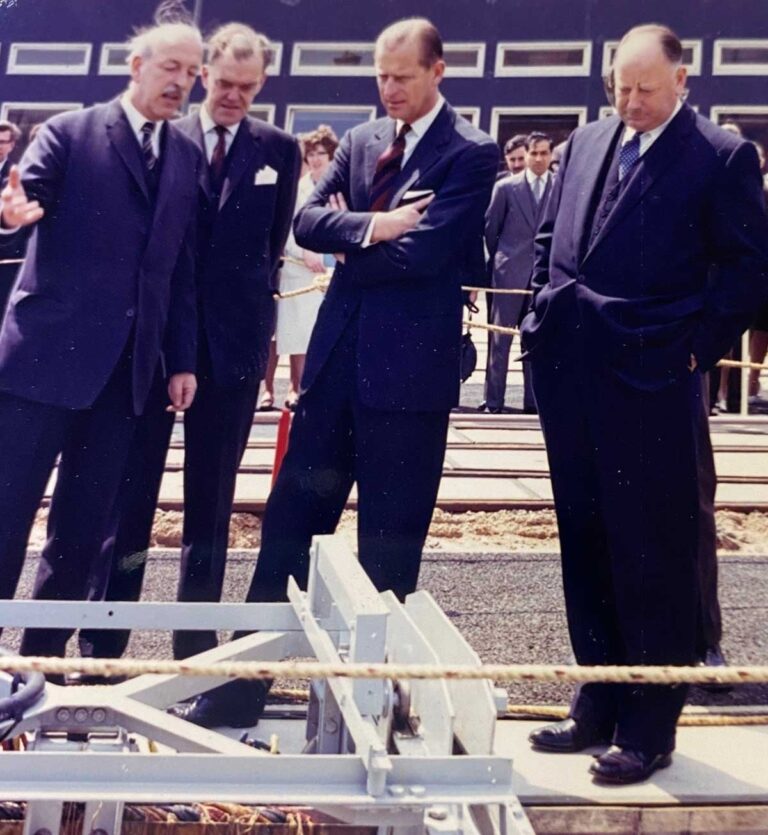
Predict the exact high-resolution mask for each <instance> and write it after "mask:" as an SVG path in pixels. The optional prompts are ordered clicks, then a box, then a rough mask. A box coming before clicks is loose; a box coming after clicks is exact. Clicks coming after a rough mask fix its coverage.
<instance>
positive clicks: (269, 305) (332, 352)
mask: <svg viewBox="0 0 768 835" xmlns="http://www.w3.org/2000/svg"><path fill="white" fill-rule="evenodd" d="M204 47H205V48H206V51H205V55H206V57H205V60H204V57H203V56H204ZM270 58H271V47H270V44H269V41H268V40H267V38H266V37H265V36H264V35H262V34H260V33H258V32H256V31H254V30H253V29H252V28H250V27H249V26H246V25H244V24H241V23H231V24H226V25H224V26H221V27H220V28H219V29H217V30H216V31H215V32H214V33H212V34H211V36H210V37H209V38H208V40H207V43H206V44H204V42H203V38H202V36H201V33H200V32H199V31H198V29H197V28H196V26H195V25H194V24H193V23H192V22H190V21H189V20H184V19H172V20H160V21H158V22H157V24H156V25H155V26H152V27H150V28H148V29H145V30H143V31H141V32H140V33H138V34H137V35H136V36H135V37H134V38H133V39H132V41H131V44H130V57H129V65H130V74H131V80H130V83H129V86H128V88H127V90H126V91H125V92H124V93H123V94H122V95H121V96H120V97H118V98H117V99H115V100H114V101H112V102H109V103H107V104H101V105H95V106H93V107H90V108H87V109H85V110H83V111H78V112H72V113H66V114H62V115H59V116H56V117H54V118H52V119H50V120H49V121H48V122H47V123H46V124H45V125H44V126H43V127H42V129H41V130H40V131H39V133H38V135H37V137H36V138H35V140H34V142H32V143H31V144H30V146H29V148H28V149H27V151H26V152H25V154H24V157H23V159H22V161H21V164H20V166H18V167H15V166H12V167H10V169H9V170H8V171H6V172H3V176H4V179H5V186H4V188H3V190H2V204H1V209H2V212H1V214H0V252H1V253H2V255H3V257H6V256H7V253H9V252H17V251H19V248H20V247H22V246H23V247H25V248H26V256H25V259H24V263H23V265H22V266H21V269H20V271H19V275H18V278H17V279H16V282H15V284H14V287H13V290H12V292H11V294H10V298H9V301H8V308H7V311H6V314H5V317H4V319H3V323H2V328H1V329H0V459H1V460H2V461H3V467H4V470H3V475H4V477H3V479H2V480H0V597H2V598H6V599H7V598H12V597H13V596H14V593H15V591H16V585H17V582H18V579H19V575H20V572H21V568H22V564H23V561H24V557H25V552H26V544H27V539H28V535H29V532H30V527H31V525H32V521H33V518H34V515H35V512H36V510H37V508H38V506H39V504H40V501H41V498H42V496H43V492H44V490H45V486H46V483H47V481H48V478H49V476H50V473H51V470H52V469H53V466H54V463H55V461H56V459H57V458H58V459H59V466H58V474H57V479H56V486H55V489H54V492H53V496H52V499H51V505H50V511H49V527H48V539H47V542H46V544H45V547H44V548H43V551H42V554H41V557H40V564H39V569H38V573H37V578H36V581H35V587H34V596H35V598H37V599H53V600H57V599H58V600H61V599H91V600H102V599H107V600H136V599H138V598H139V596H140V593H141V585H142V579H143V573H144V565H145V560H146V552H147V547H148V543H149V541H150V534H151V525H152V518H153V513H154V509H155V505H156V503H157V498H158V492H159V486H160V479H161V476H162V472H163V465H164V460H165V455H166V452H167V449H168V444H169V439H170V436H171V429H172V425H173V422H174V415H175V413H177V412H184V445H185V458H184V507H185V514H184V530H183V547H182V554H181V576H180V581H179V588H178V599H179V600H180V601H217V600H219V599H220V596H221V590H222V582H223V576H224V569H225V564H226V557H227V538H228V528H229V520H230V515H231V510H232V504H233V498H234V490H235V479H236V475H237V471H238V467H239V465H240V461H241V459H242V456H243V454H244V451H245V448H246V443H247V440H248V435H249V431H250V427H251V423H252V418H253V414H254V410H255V409H256V408H257V407H258V406H259V405H261V407H262V408H269V407H271V406H272V405H273V403H274V388H273V384H272V380H273V376H274V361H275V357H276V356H278V355H288V356H289V357H290V358H291V390H290V392H289V395H288V401H287V404H286V405H288V406H289V407H291V408H293V409H294V411H295V414H294V419H293V424H292V428H291V434H290V443H289V447H288V451H287V454H286V457H285V459H284V461H283V464H282V467H281V468H280V471H279V474H278V477H277V480H276V483H275V485H274V487H273V490H272V492H271V494H270V496H269V499H268V502H267V506H266V510H265V513H264V518H263V523H262V542H261V549H260V552H259V555H258V558H257V561H256V565H255V570H254V575H253V579H252V582H251V585H250V588H249V589H248V592H247V595H246V600H247V601H249V602H262V601H278V600H283V599H284V598H285V594H286V586H287V581H288V578H289V577H290V576H293V577H295V578H296V580H297V582H298V583H299V585H304V584H305V583H306V579H307V572H308V552H309V546H310V543H311V539H312V537H313V536H315V535H317V534H327V533H332V532H333V531H334V529H335V527H336V525H337V523H338V521H339V518H340V515H341V513H342V510H343V508H344V506H345V503H346V501H347V498H348V495H349V492H350V490H351V488H352V486H353V485H356V487H357V492H358V557H359V560H360V562H361V565H362V566H363V568H364V569H365V571H366V572H367V574H368V575H369V577H370V578H371V581H372V582H373V584H374V586H375V587H376V588H377V589H379V590H387V589H389V590H392V591H393V592H394V593H395V594H396V595H397V596H398V598H400V599H404V598H405V597H406V596H407V595H408V594H410V593H411V592H412V591H414V589H415V588H416V585H417V581H418V575H419V565H420V561H421V554H422V549H423V546H424V542H425V538H426V535H427V530H428V527H429V523H430V519H431V516H432V512H433V509H434V505H435V501H436V497H437V491H438V486H439V482H440V477H441V474H442V466H443V457H444V453H445V446H446V437H447V429H448V418H449V413H450V410H451V409H452V408H453V407H454V406H456V405H457V403H458V397H459V365H460V332H461V321H462V309H463V305H464V303H465V301H466V299H465V296H464V294H463V292H462V286H464V285H477V284H478V283H481V282H484V281H488V282H490V284H491V286H492V287H494V288H506V289H513V290H514V289H517V290H528V289H529V288H530V289H531V290H532V291H533V292H532V295H527V294H525V293H520V294H517V295H515V294H514V293H510V294H508V295H506V296H504V295H502V294H499V295H498V298H495V299H494V301H493V303H492V305H491V321H492V322H493V323H496V324H500V325H512V324H517V323H518V322H520V323H521V331H522V348H523V359H524V364H523V368H524V374H525V381H526V383H525V398H526V400H525V404H524V405H525V408H526V410H529V411H534V410H538V412H539V414H540V419H541V423H542V427H543V430H544V436H545V441H546V446H547V452H548V456H549V463H550V471H551V476H552V485H553V491H554V498H555V507H556V512H557V518H558V526H559V532H560V540H561V551H562V566H563V584H564V590H565V602H566V610H567V616H568V626H569V631H570V636H571V641H572V646H573V652H574V655H575V658H576V660H577V662H578V663H580V664H619V665H621V664H656V663H659V664H690V663H695V662H697V661H699V660H701V659H703V658H705V657H706V656H707V655H708V654H709V653H714V654H715V656H716V654H717V649H718V644H719V638H720V634H719V633H720V622H719V607H718V604H717V581H716V555H715V539H714V513H713V504H714V485H715V477H714V463H713V460H712V449H711V445H710V443H709V434H708V426H707V412H708V397H707V395H706V393H705V379H706V378H705V375H706V373H707V372H708V371H709V370H710V369H712V368H713V367H714V366H715V364H716V363H717V361H718V360H719V359H720V358H721V357H722V356H723V355H724V354H725V353H726V352H727V351H728V350H729V348H730V346H731V345H732V344H733V342H734V340H736V338H737V337H738V335H739V334H740V333H741V332H742V331H743V330H744V328H746V327H747V326H748V325H749V324H750V322H751V321H752V320H753V318H754V315H755V311H756V310H757V309H758V308H759V307H760V305H761V304H764V303H765V302H766V301H768V218H767V217H766V212H765V206H764V201H763V193H762V178H761V174H760V164H759V161H758V156H757V152H756V149H755V146H754V145H753V144H752V143H750V142H748V141H745V140H744V139H743V138H742V137H739V136H736V135H734V134H733V133H731V132H728V131H726V130H723V129H721V128H718V127H716V126H715V125H713V124H712V123H711V122H709V121H708V120H706V119H705V118H703V117H702V116H700V115H698V114H697V113H696V112H695V111H694V110H693V109H692V108H690V107H689V106H688V105H687V104H685V79H686V74H685V68H684V67H683V64H682V46H681V44H680V41H679V39H678V38H677V37H676V35H675V34H674V33H673V32H671V31H670V30H669V29H667V28H666V27H664V26H660V25H656V24H653V25H642V26H638V27H635V28H633V29H632V30H630V31H629V32H628V33H627V34H626V35H625V36H624V38H623V39H622V40H621V42H620V44H619V46H618V49H617V51H616V55H615V60H614V64H613V68H612V73H611V79H610V92H611V95H612V97H613V100H614V105H615V111H616V112H615V115H613V116H611V117H609V118H606V119H602V120H600V121H598V122H594V123H591V124H588V125H586V126H584V127H582V128H580V129H578V130H576V131H575V132H574V133H573V134H572V135H571V137H570V138H569V140H568V141H567V143H565V144H564V146H558V147H557V148H554V149H553V143H552V141H551V139H550V137H548V136H547V135H545V134H543V133H539V132H534V133H532V134H530V135H529V136H526V137H515V138H513V139H512V140H510V142H508V143H507V146H506V147H505V148H504V156H505V159H506V162H507V165H508V168H509V173H508V174H505V175H504V176H503V177H501V178H499V177H498V169H499V156H500V155H499V149H498V146H497V144H496V143H495V141H494V140H492V139H491V137H489V136H488V135H486V134H485V133H483V132H482V131H480V130H479V129H477V128H475V127H474V126H472V125H471V124H470V123H469V122H467V121H466V120H464V119H463V118H461V117H460V116H459V115H458V114H457V113H456V112H455V111H454V110H453V108H452V107H451V105H450V104H449V103H448V102H447V101H446V100H445V98H444V97H443V96H442V94H441V92H440V84H441V82H442V79H443V77H444V73H445V61H444V59H443V47H442V41H441V38H440V35H439V33H438V30H437V29H436V28H435V26H434V25H433V24H432V23H431V22H429V21H428V20H425V19H423V18H413V19H408V20H402V21H398V22H396V23H393V24H392V25H390V26H388V27H387V28H386V29H384V31H382V32H381V33H380V35H379V36H378V38H377V41H376V47H375V65H376V85H377V87H378V94H379V98H380V101H381V104H382V105H383V107H384V110H385V111H386V114H387V115H386V116H385V117H384V118H381V119H377V120H375V121H372V122H369V123H366V124H363V125H360V126H358V127H356V128H354V129H352V130H350V131H348V132H347V133H346V134H345V135H344V136H343V137H341V139H340V140H339V139H337V137H336V136H334V134H333V132H332V131H331V130H330V129H328V128H326V127H321V128H318V130H317V131H315V132H313V133H311V134H309V135H307V136H305V137H304V138H303V147H300V145H299V142H298V141H297V140H296V139H295V138H294V137H292V136H290V135H288V134H287V133H284V132H283V131H281V130H279V129H278V128H276V127H273V126H271V125H268V124H265V123H264V122H261V121H258V120H256V119H253V118H251V117H250V116H249V115H248V108H249V106H250V104H251V102H252V101H253V99H254V97H255V96H256V95H258V93H259V92H260V91H261V89H262V88H263V86H264V84H265V83H266V81H267V76H268V68H269V63H270ZM198 75H199V76H200V78H201V81H202V84H203V87H204V89H205V101H204V102H203V105H202V107H201V109H200V112H199V114H194V115H189V116H186V117H184V118H182V119H178V120H176V119H174V116H175V115H176V114H177V112H178V111H179V109H180V108H181V107H182V105H183V103H184V101H185V99H186V97H187V96H188V94H189V92H190V90H191V88H192V86H193V84H194V83H195V81H196V78H197V77H198ZM7 133H8V129H5V130H4V128H3V126H0V141H1V140H2V139H3V136H4V135H5V134H7ZM10 133H11V138H12V139H13V138H14V136H15V134H14V131H13V130H12V129H11V131H10ZM4 144H5V145H7V142H6V143H4ZM555 155H556V157H557V158H556V159H553V157H554V156H555ZM302 161H303V162H304V164H306V167H307V173H306V174H305V175H304V177H303V178H300V175H301V171H302ZM553 169H556V173H553ZM323 253H325V255H324V254H323ZM331 262H332V263H333V265H334V274H333V279H332V281H331V283H330V285H329V288H328V290H327V292H326V293H325V296H324V298H323V300H322V303H321V304H319V305H318V296H308V297H302V298H306V299H307V301H305V302H302V303H301V305H299V304H298V303H297V304H291V303H289V302H288V301H286V302H281V303H280V306H279V309H278V311H277V326H276V341H275V342H274V343H273V342H272V337H273V333H275V303H274V300H273V293H274V292H275V291H276V290H277V289H280V290H282V291H283V292H286V291H289V290H290V289H292V288H294V287H297V286H305V285H306V284H307V283H309V282H310V279H311V277H312V276H313V275H314V274H316V273H318V272H321V271H323V272H324V271H325V270H326V269H327V267H328V266H329V264H330V263H331ZM281 264H282V267H281ZM292 301H293V300H292ZM271 343H272V344H271ZM509 352H510V339H509V337H508V336H506V335H503V334H502V335H499V336H496V335H494V336H493V337H492V339H491V344H490V351H489V361H488V375H487V380H486V388H485V404H484V406H483V408H484V409H487V410H488V411H490V412H498V411H501V410H503V409H504V408H505V403H504V397H505V385H506V377H507V368H508V365H507V364H508V361H509ZM262 378H265V392H264V394H263V396H262V398H261V401H260V404H259V401H258V399H257V398H258V393H259V385H260V382H261V380H262ZM69 637H70V632H69V631H68V630H62V629H55V630H54V629H27V630H26V631H25V633H24V637H23V640H22V646H21V651H22V652H23V653H26V654H35V655H63V653H64V650H65V645H66V642H67V640H68V638H69ZM126 640H127V635H126V634H125V633H120V632H114V631H110V632H106V631H105V632H101V631H94V630H90V631H84V632H82V633H81V634H80V636H79V641H80V651H81V654H83V655H87V656H95V657H114V656H118V655H120V654H121V653H122V652H123V651H124V650H125V646H126ZM216 640H217V638H216V635H215V633H214V632H212V631H211V632H205V631H195V632H191V631H184V632H177V633H175V635H174V642H173V649H174V655H175V657H176V658H186V657H189V656H190V655H194V654H196V653H199V652H202V651H204V650H206V649H209V648H211V647H213V646H215V645H216ZM714 660H715V662H716V663H717V661H718V659H717V658H716V657H715V659H714ZM94 680H99V679H98V678H96V679H94V677H89V679H88V681H91V682H93V681H94ZM79 681H80V682H81V683H82V682H83V677H80V678H79ZM268 690H269V682H264V681H243V680H235V681H232V682H229V683H228V684H226V685H224V686H222V687H219V688H217V689H215V690H211V691H208V692H206V693H202V694H200V695H199V696H197V697H196V698H195V699H193V700H191V701H189V702H186V703H183V704H181V705H177V706H175V707H174V708H172V709H171V710H172V712H173V713H174V714H175V715H176V716H179V717H181V718H184V719H186V720H189V721H191V722H195V723H197V724H201V725H204V726H208V727H213V726H220V725H230V726H234V727H243V726H250V725H253V724H254V723H255V722H256V721H257V720H258V718H259V716H260V715H261V712H262V710H263V707H264V704H265V701H266V697H267V693H268ZM685 697H686V688H685V687H683V686H675V687H668V686H664V687H662V686H648V685H637V686H630V685H603V684H588V685H585V686H583V687H581V688H580V689H579V690H578V692H577V694H576V696H575V697H574V701H573V703H572V706H571V712H570V716H569V718H568V719H567V720H564V721H563V722H559V723H555V724H552V725H548V726H546V727H544V728H542V729H540V730H538V731H536V732H535V733H533V734H532V735H531V742H532V744H533V745H534V747H536V748H537V749H540V750H545V751H550V752H559V753H562V752H570V751H578V750H581V749H583V748H585V747H589V746H593V745H595V746H601V747H602V749H603V750H602V751H601V753H600V755H599V756H598V757H597V758H596V759H595V761H594V764H593V765H592V766H591V768H590V771H591V772H592V774H593V777H594V779H595V780H596V781H599V782H603V783H609V784H611V783H632V782H637V781H639V780H643V779H646V778H647V777H649V776H650V775H651V774H653V772H654V771H656V770H657V769H659V768H662V767H665V766H667V765H669V764H670V762H671V755H672V751H673V749H674V743H675V724H676V721H677V718H678V716H679V714H680V711H681V710H682V706H683V702H684V701H685Z"/></svg>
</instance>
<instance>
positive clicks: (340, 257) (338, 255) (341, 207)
mask: <svg viewBox="0 0 768 835" xmlns="http://www.w3.org/2000/svg"><path fill="white" fill-rule="evenodd" d="M328 208H329V209H333V210H334V212H348V211H349V207H348V206H347V201H346V200H345V199H344V195H343V194H342V193H341V192H340V191H337V192H336V194H332V195H331V196H330V197H329V198H328ZM333 257H334V258H335V259H336V260H337V261H338V262H339V263H340V264H344V263H346V257H345V255H344V253H343V252H334V253H333Z"/></svg>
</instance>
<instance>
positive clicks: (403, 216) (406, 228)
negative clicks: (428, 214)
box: [371, 194, 435, 244]
mask: <svg viewBox="0 0 768 835" xmlns="http://www.w3.org/2000/svg"><path fill="white" fill-rule="evenodd" d="M434 199H435V195H434V194H428V195H427V196H426V197H422V198H421V200H415V201H414V202H413V203H409V204H408V205H407V206H400V207H398V208H397V209H392V211H391V212H376V214H375V215H374V221H373V235H371V243H372V244H377V243H380V242H381V241H394V240H395V239H396V238H400V237H401V236H402V235H405V233H406V232H410V230H411V229H413V227H414V226H416V224H417V223H418V222H419V221H420V220H421V213H422V212H423V211H424V209H426V208H427V206H429V204H430V203H431V202H432V201H433V200H434Z"/></svg>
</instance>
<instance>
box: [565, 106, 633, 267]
mask: <svg viewBox="0 0 768 835" xmlns="http://www.w3.org/2000/svg"><path fill="white" fill-rule="evenodd" d="M604 121H605V127H604V130H603V132H602V133H601V134H600V135H599V136H597V137H595V140H594V142H593V143H592V152H591V153H590V154H589V156H588V157H587V158H586V159H587V163H586V165H584V166H583V167H582V168H581V169H579V170H578V171H574V172H572V174H573V175H575V176H576V177H577V178H578V181H579V183H580V187H579V193H578V201H577V203H576V206H575V209H574V218H573V228H574V231H575V234H576V235H577V236H578V240H577V241H574V247H575V249H576V252H578V253H583V252H584V251H585V249H586V247H587V242H588V241H589V237H590V235H591V234H592V225H591V220H592V217H591V215H590V212H589V209H590V206H591V205H592V204H593V201H599V200H600V195H599V194H595V192H596V190H597V189H598V188H599V187H600V172H601V171H602V169H603V166H604V165H605V164H606V163H607V164H610V162H608V157H609V155H612V154H613V153H614V149H615V144H614V143H615V142H617V141H618V138H619V136H620V135H621V132H622V131H623V130H624V125H623V124H622V121H621V119H619V117H618V116H610V117H608V118H607V119H605V120H604ZM582 260H583V259H582Z"/></svg>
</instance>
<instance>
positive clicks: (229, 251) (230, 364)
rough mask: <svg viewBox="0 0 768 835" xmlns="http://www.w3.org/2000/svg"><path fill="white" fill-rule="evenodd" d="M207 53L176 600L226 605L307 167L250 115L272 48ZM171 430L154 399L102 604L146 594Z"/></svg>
mask: <svg viewBox="0 0 768 835" xmlns="http://www.w3.org/2000/svg"><path fill="white" fill-rule="evenodd" d="M207 51H208V60H207V62H206V64H205V65H204V66H203V68H202V74H201V77H202V81H203V86H204V87H205V89H206V93H207V95H206V98H205V101H204V102H203V104H202V107H201V109H200V112H199V113H195V114H192V115H189V116H186V117H184V118H183V119H180V120H179V121H178V122H177V123H176V124H175V127H178V128H180V129H181V130H182V131H183V132H184V133H185V134H186V135H187V136H189V137H190V139H192V140H193V141H194V142H195V143H196V144H197V145H198V146H199V147H200V149H201V150H202V151H203V152H204V153H205V155H206V159H207V160H208V165H207V166H206V167H205V169H204V170H203V172H202V177H201V180H200V186H199V189H198V201H199V220H198V234H197V258H196V274H197V287H198V305H199V309H200V312H201V315H200V322H199V334H198V346H197V347H198V375H197V377H198V390H197V394H196V396H195V402H194V403H193V405H192V407H191V408H190V410H189V411H188V412H187V414H186V415H185V416H184V533H183V545H182V552H181V578H180V582H179V592H178V597H179V600H182V601H194V602H199V601H218V600H219V599H220V598H221V588H222V584H223V582H224V569H225V565H226V560H227V543H228V538H229V520H230V515H231V513H232V503H233V501H234V495H235V480H236V478H237V471H238V467H239V465H240V461H241V459H242V457H243V453H244V452H245V448H246V444H247V442H248V435H249V433H250V429H251V424H252V421H253V413H254V410H255V407H256V397H257V394H258V390H259V383H260V382H261V378H262V376H263V375H264V369H265V367H266V362H267V354H268V350H269V341H270V339H271V336H272V331H273V324H274V317H275V302H274V299H273V297H272V294H273V291H274V278H275V272H276V270H277V266H278V263H279V261H280V256H281V255H282V252H283V247H284V246H285V241H286V239H287V237H288V231H289V229H290V224H291V220H292V217H293V209H294V204H295V202H296V186H297V182H298V175H299V171H300V168H301V154H300V151H299V145H298V143H297V141H296V140H295V139H294V138H293V137H292V136H290V135H289V134H287V133H285V132H283V131H281V130H279V129H278V128H276V127H273V126H272V125H269V124H266V123H265V122H262V121H260V120H258V119H254V118H252V117H251V116H249V115H248V108H249V107H250V105H251V102H252V101H253V98H254V96H256V95H257V94H258V93H259V91H260V90H261V89H262V87H263V86H264V84H265V82H266V80H267V68H268V66H269V62H270V59H271V47H270V43H269V41H268V40H267V38H266V37H265V36H264V35H262V34H260V33H258V32H255V31H254V30H253V29H251V28H250V27H249V26H246V25H244V24H242V23H229V24H226V25H224V26H222V27H220V28H219V29H218V30H217V31H216V32H214V33H213V34H212V35H211V37H210V38H209V39H208V42H207ZM172 425H173V415H171V414H167V413H164V411H163V409H162V406H161V404H158V403H155V404H154V407H153V408H152V409H150V410H148V413H147V414H146V415H145V416H144V417H143V418H142V420H141V422H140V426H139V428H138V431H137V433H136V438H135V440H134V443H133V447H132V451H131V455H130V458H129V464H128V469H127V471H126V474H125V479H124V484H123V487H122V488H121V491H120V496H119V499H118V502H117V504H116V509H115V513H114V514H113V518H112V521H111V523H110V528H111V530H110V531H109V535H108V537H107V539H106V541H105V543H104V547H103V550H102V559H101V560H99V569H100V573H99V572H95V573H94V577H93V588H92V590H91V594H92V596H93V597H94V598H95V599H102V598H103V597H104V596H106V598H107V599H108V600H138V598H139V595H140V593H141V586H142V580H143V576H144V567H145V563H146V556H147V548H148V547H149V542H150V539H151V534H152V522H153V519H154V511H155V506H156V504H157V497H158V493H159V491H160V483H161V480H162V477H163V469H164V464H165V455H166V451H167V449H168V443H169V441H170V437H171V429H172ZM110 566H111V574H110V576H109V577H108V578H107V577H105V576H104V571H105V570H109V569H110ZM127 641H128V632H126V631H120V630H84V631H83V632H81V633H80V652H81V653H82V654H83V655H84V656H97V657H107V658H110V657H119V656H120V655H122V653H123V652H124V650H125V647H126V644H127ZM216 643H217V641H216V633H215V631H213V630H211V631H208V632H203V631H194V632H192V631H184V632H176V633H175V634H174V641H173V646H174V654H175V656H176V658H186V657H187V656H190V655H195V654H196V653H198V652H203V651H205V650H207V649H211V648H212V647H214V646H216ZM80 680H81V681H82V680H85V681H89V680H91V681H92V679H89V678H88V677H83V676H80ZM95 683H100V679H99V678H97V679H96V681H95Z"/></svg>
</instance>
